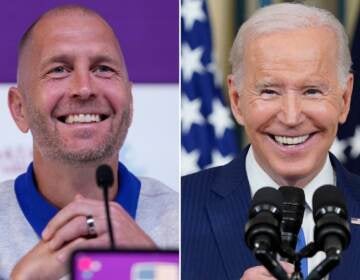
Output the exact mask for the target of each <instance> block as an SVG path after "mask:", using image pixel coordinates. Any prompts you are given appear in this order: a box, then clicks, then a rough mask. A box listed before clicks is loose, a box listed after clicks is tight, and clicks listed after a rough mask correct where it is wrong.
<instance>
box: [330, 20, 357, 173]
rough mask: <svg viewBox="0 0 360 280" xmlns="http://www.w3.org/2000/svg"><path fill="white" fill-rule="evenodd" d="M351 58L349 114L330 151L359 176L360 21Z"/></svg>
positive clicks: (354, 37)
mask: <svg viewBox="0 0 360 280" xmlns="http://www.w3.org/2000/svg"><path fill="white" fill-rule="evenodd" d="M351 56H352V60H353V66H352V69H353V72H354V77H355V79H354V89H353V94H352V100H351V107H350V113H349V116H348V118H347V121H346V123H345V124H344V125H342V126H340V128H339V132H338V135H337V138H336V139H335V142H334V144H333V145H332V147H331V151H332V152H333V153H334V154H335V155H336V156H337V158H338V159H339V160H340V161H341V162H342V163H343V164H344V165H345V167H346V168H347V169H348V170H350V171H351V172H354V173H356V174H359V175H360V110H359V106H360V95H359V94H360V21H359V22H358V25H357V28H356V31H355V33H354V36H353V43H352V48H351Z"/></svg>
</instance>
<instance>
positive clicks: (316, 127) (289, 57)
mask: <svg viewBox="0 0 360 280" xmlns="http://www.w3.org/2000/svg"><path fill="white" fill-rule="evenodd" d="M337 57H338V53H337V48H336V37H335V35H334V34H333V32H332V31H330V30H329V29H327V28H325V27H322V28H319V27H318V28H301V29H297V30H292V31H281V32H275V33H270V34H264V35H260V36H259V37H257V38H255V39H254V40H251V41H250V42H249V43H247V46H246V49H245V54H244V76H243V79H242V80H241V85H240V87H241V89H240V90H239V89H237V88H236V87H235V85H234V81H233V76H230V77H229V92H230V99H231V106H232V111H233V113H234V116H235V118H236V119H237V121H238V122H239V123H240V124H242V125H244V127H245V130H246V132H247V135H248V137H249V141H250V143H251V145H252V147H253V150H254V155H255V158H256V160H257V162H258V163H259V164H260V165H261V166H262V168H263V169H264V170H265V171H266V172H267V173H268V174H269V175H270V176H271V177H272V178H273V179H274V180H275V181H276V182H277V183H278V184H280V185H296V186H300V187H303V186H305V185H306V184H307V183H308V182H309V181H311V179H313V178H314V176H315V175H316V174H317V173H318V172H319V171H320V169H321V168H322V166H323V164H324V162H325V159H326V156H327V153H328V151H329V149H330V146H331V144H332V142H333V140H334V138H335V137H336V132H337V127H338V124H339V123H343V122H344V121H345V120H346V117H347V114H348V111H349V106H350V99H351V91H352V75H350V74H349V76H348V79H347V83H346V88H344V87H342V86H341V85H340V83H339V79H338V72H337V62H338V60H337Z"/></svg>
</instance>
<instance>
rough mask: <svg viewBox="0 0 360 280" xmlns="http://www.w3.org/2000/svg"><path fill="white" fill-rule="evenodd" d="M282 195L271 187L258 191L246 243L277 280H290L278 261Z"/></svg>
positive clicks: (254, 199)
mask: <svg viewBox="0 0 360 280" xmlns="http://www.w3.org/2000/svg"><path fill="white" fill-rule="evenodd" d="M281 202H282V196H281V193H280V192H279V191H278V190H276V189H274V188H270V187H264V188H261V189H260V190H258V191H257V192H256V193H255V195H254V198H253V201H252V203H251V207H250V211H249V221H248V222H247V223H246V225H245V241H246V244H247V246H248V247H249V248H250V249H251V250H252V251H253V252H254V254H255V257H256V258H257V259H258V260H259V261H260V262H261V263H262V264H263V265H264V266H265V267H266V268H267V270H268V271H269V272H270V273H271V274H272V275H273V276H275V278H277V279H284V280H285V279H288V277H287V274H286V272H285V270H284V269H283V268H282V267H281V265H280V263H279V262H278V261H277V260H276V252H277V251H278V249H279V246H280V222H281V217H282V213H281Z"/></svg>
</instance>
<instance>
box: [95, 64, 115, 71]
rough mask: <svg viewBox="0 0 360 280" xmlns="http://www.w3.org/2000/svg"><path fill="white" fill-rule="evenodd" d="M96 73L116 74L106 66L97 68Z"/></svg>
mask: <svg viewBox="0 0 360 280" xmlns="http://www.w3.org/2000/svg"><path fill="white" fill-rule="evenodd" d="M96 71H99V72H114V70H113V69H112V68H110V67H109V66H106V65H100V66H98V67H97V68H96Z"/></svg>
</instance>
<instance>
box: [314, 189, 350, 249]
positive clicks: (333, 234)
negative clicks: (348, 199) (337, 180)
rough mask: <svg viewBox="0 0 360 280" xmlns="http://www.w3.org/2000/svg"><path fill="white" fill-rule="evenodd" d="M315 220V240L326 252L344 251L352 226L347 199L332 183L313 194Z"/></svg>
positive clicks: (348, 241)
mask: <svg viewBox="0 0 360 280" xmlns="http://www.w3.org/2000/svg"><path fill="white" fill-rule="evenodd" d="M313 216H314V221H315V228H314V241H315V243H316V244H317V246H318V247H319V248H320V249H321V250H322V251H324V252H326V254H328V253H330V252H332V251H334V250H336V251H340V252H341V251H342V250H344V249H346V248H347V247H348V246H349V243H350V238H351V236H350V226H349V223H348V221H347V210H346V204H345V199H344V197H343V195H342V193H341V191H340V190H339V189H338V188H336V187H335V186H332V185H324V186H321V187H320V188H319V189H317V190H316V191H315V193H314V195H313Z"/></svg>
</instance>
